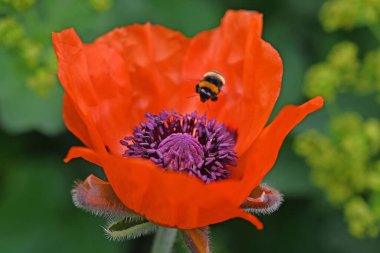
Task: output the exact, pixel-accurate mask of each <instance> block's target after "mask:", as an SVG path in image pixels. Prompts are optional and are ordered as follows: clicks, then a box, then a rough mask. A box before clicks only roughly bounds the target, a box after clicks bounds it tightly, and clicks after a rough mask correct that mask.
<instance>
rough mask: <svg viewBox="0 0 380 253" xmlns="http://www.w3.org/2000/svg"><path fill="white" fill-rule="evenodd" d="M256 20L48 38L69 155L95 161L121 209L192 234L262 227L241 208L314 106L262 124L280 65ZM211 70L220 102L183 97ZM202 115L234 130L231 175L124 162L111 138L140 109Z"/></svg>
mask: <svg viewBox="0 0 380 253" xmlns="http://www.w3.org/2000/svg"><path fill="white" fill-rule="evenodd" d="M261 31H262V16H261V14H259V13H256V12H248V11H228V12H227V13H226V15H225V17H224V18H223V20H222V23H221V26H220V27H218V28H216V29H214V30H211V31H206V32H203V33H200V34H199V35H197V36H195V37H194V38H192V39H189V38H186V37H184V36H183V35H182V34H180V33H178V32H175V31H172V30H169V29H167V28H164V27H162V26H153V25H151V24H146V25H132V26H128V27H124V28H119V29H116V30H114V31H112V32H110V33H108V34H106V35H104V36H102V37H100V38H99V39H97V40H96V41H95V42H94V43H91V44H85V43H83V42H82V41H81V40H80V39H79V37H78V36H77V34H76V33H75V31H74V30H73V29H69V30H65V31H63V32H61V33H55V34H53V42H54V47H55V50H56V54H57V58H58V64H59V73H58V74H59V78H60V81H61V83H62V85H63V87H64V89H65V92H66V93H65V97H64V109H63V114H64V120H65V123H66V125H67V127H68V129H69V130H70V131H71V132H72V133H74V134H75V135H76V136H77V137H78V138H79V139H80V140H81V141H82V142H83V143H84V144H85V145H86V147H75V148H72V149H71V150H70V152H69V154H68V157H67V160H69V159H71V158H74V157H83V158H84V159H86V160H88V161H90V162H93V163H96V164H98V165H99V166H101V167H103V168H104V171H105V173H106V176H107V178H108V180H109V182H110V184H111V186H112V188H113V190H114V192H115V193H116V195H117V196H118V198H120V200H121V201H122V202H123V204H124V205H125V206H126V207H128V208H129V209H131V210H133V211H135V212H136V213H138V214H140V215H143V216H145V217H146V218H147V219H149V220H151V221H153V222H155V223H157V224H160V225H164V226H169V227H178V228H181V229H193V228H199V227H204V226H207V225H209V224H213V223H218V222H221V221H224V220H227V219H231V218H234V217H241V218H244V219H247V220H249V221H250V222H252V223H253V224H255V225H256V226H257V227H259V228H261V227H262V225H261V223H260V222H259V221H258V220H257V219H256V218H255V217H254V216H252V215H250V214H248V213H246V212H244V211H243V210H242V209H241V208H240V205H241V204H242V203H243V202H244V200H245V199H246V197H247V196H248V195H249V194H250V192H251V191H252V189H254V188H255V187H256V186H257V185H258V184H259V183H260V182H261V180H262V178H263V177H264V176H265V175H266V173H267V172H268V171H269V170H270V169H271V168H272V166H273V164H274V163H275V161H276V158H277V155H278V152H279V149H280V147H281V144H282V142H283V140H284V138H285V137H286V135H287V134H288V133H289V131H290V130H291V129H292V128H293V127H294V126H295V125H296V124H298V123H299V122H300V121H301V120H302V119H303V118H304V117H306V116H307V115H308V114H309V113H311V112H313V111H315V110H317V109H319V108H320V107H321V106H322V104H323V100H322V98H320V97H317V98H315V99H313V100H311V101H309V102H307V103H305V104H303V105H301V106H287V107H285V108H284V109H283V110H282V111H281V112H280V115H279V116H278V117H277V118H276V119H275V120H274V121H273V122H272V123H271V124H269V125H268V126H266V127H265V124H266V123H267V120H268V117H269V115H270V113H271V111H272V109H273V106H274V104H275V102H276V99H277V97H278V94H279V90H280V85H281V77H282V63H281V58H280V57H279V55H278V53H277V52H276V50H274V49H273V48H272V47H271V46H270V45H269V44H268V43H267V42H265V41H264V40H262V39H261ZM209 70H217V71H220V72H222V73H223V74H224V75H225V77H226V81H227V83H226V85H225V86H224V87H223V92H222V94H220V100H219V101H218V102H216V103H209V106H210V108H209V109H208V108H207V106H205V105H204V104H202V103H201V102H200V101H199V99H188V98H187V97H188V96H190V95H192V94H194V86H195V83H194V82H189V81H188V80H189V79H190V80H191V79H192V80H194V79H200V78H201V77H202V75H203V73H205V72H207V71H209ZM162 109H168V110H171V109H174V110H176V111H178V112H180V113H187V112H191V111H194V110H197V111H198V113H202V112H204V111H205V110H207V113H208V115H209V118H216V119H217V120H218V121H219V122H221V123H224V124H226V125H227V126H229V127H232V128H235V129H237V131H238V135H239V137H238V143H237V153H238V155H239V160H238V166H237V167H236V168H233V175H232V177H231V178H230V179H227V180H222V181H218V182H215V183H210V184H204V183H203V182H202V181H200V180H199V179H197V178H195V177H191V176H188V175H185V174H181V173H175V172H170V171H165V170H163V169H161V168H158V167H157V166H156V165H154V164H153V163H152V162H150V161H149V160H143V159H139V158H124V157H122V156H121V154H122V152H123V150H122V146H121V145H120V144H119V140H121V139H123V137H125V136H127V135H129V134H130V133H131V132H132V130H133V126H135V125H138V123H139V122H140V121H143V120H144V118H143V117H144V113H148V112H149V113H157V112H159V111H161V110H162Z"/></svg>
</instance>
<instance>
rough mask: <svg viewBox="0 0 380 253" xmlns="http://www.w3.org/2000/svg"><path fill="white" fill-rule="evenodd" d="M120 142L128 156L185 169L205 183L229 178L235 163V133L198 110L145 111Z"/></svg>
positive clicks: (169, 167)
mask: <svg viewBox="0 0 380 253" xmlns="http://www.w3.org/2000/svg"><path fill="white" fill-rule="evenodd" d="M145 118H146V119H147V122H141V123H140V126H139V127H137V126H136V127H134V129H133V135H132V136H127V137H125V138H124V140H121V141H120V143H121V144H122V145H124V146H126V147H127V148H128V149H127V150H126V151H125V152H124V155H123V156H125V157H131V156H132V157H143V158H147V159H150V160H151V161H152V162H154V163H156V164H158V165H160V166H161V167H163V168H165V169H167V170H173V171H181V172H186V173H188V174H190V175H193V176H197V177H198V178H200V179H202V180H203V181H204V182H205V183H209V182H213V181H217V180H220V179H225V178H227V177H228V176H229V175H230V174H231V173H230V171H229V170H228V169H227V166H228V165H232V166H236V158H237V156H236V152H235V151H234V147H235V144H236V132H234V131H231V130H230V129H227V128H226V127H225V126H224V125H223V124H216V120H215V119H212V120H207V119H206V115H203V116H198V115H197V113H196V112H193V113H190V114H186V115H181V114H178V113H176V112H173V113H169V112H167V111H163V112H161V113H159V114H158V115H153V114H146V115H145Z"/></svg>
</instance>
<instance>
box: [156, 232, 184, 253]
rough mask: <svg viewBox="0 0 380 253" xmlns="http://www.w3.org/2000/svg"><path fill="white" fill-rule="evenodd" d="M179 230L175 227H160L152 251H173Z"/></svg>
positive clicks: (163, 252) (168, 252)
mask: <svg viewBox="0 0 380 253" xmlns="http://www.w3.org/2000/svg"><path fill="white" fill-rule="evenodd" d="M177 231H178V230H177V229H175V228H164V227H160V228H159V229H158V230H157V232H156V236H155V238H154V242H153V247H152V251H151V253H171V252H172V250H173V245H174V242H175V238H176V236H177Z"/></svg>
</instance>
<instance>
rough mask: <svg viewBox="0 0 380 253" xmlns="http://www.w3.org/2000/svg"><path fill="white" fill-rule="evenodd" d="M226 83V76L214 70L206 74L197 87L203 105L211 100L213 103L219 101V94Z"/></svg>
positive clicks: (196, 90)
mask: <svg viewBox="0 0 380 253" xmlns="http://www.w3.org/2000/svg"><path fill="white" fill-rule="evenodd" d="M225 82H226V81H225V79H224V76H223V75H222V74H221V73H219V72H217V71H215V70H212V71H209V72H207V73H206V74H204V75H203V78H202V80H201V81H200V82H199V83H198V84H197V85H195V92H196V93H198V94H199V97H200V99H201V101H202V102H203V103H204V102H206V101H207V100H209V99H211V101H218V94H219V93H220V91H221V90H222V87H223V85H224V84H225Z"/></svg>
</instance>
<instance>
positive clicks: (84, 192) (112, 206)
mask: <svg viewBox="0 0 380 253" xmlns="http://www.w3.org/2000/svg"><path fill="white" fill-rule="evenodd" d="M72 196H73V201H74V203H75V206H77V207H79V208H82V209H85V210H87V211H90V212H92V213H94V214H96V215H106V216H108V215H117V216H120V215H123V216H129V215H131V214H133V213H132V212H131V211H130V210H128V209H127V208H126V207H125V206H124V205H123V204H122V203H121V202H120V200H119V199H118V198H117V197H116V195H115V193H114V192H113V190H112V188H111V185H110V184H109V183H107V182H105V181H103V180H101V179H99V178H97V177H95V176H94V175H90V176H89V177H87V178H86V180H85V181H84V182H81V183H78V184H77V185H76V186H75V187H74V189H73V190H72Z"/></svg>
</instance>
